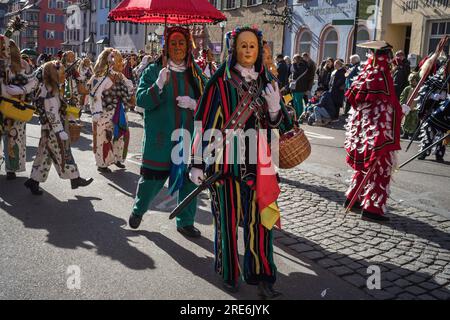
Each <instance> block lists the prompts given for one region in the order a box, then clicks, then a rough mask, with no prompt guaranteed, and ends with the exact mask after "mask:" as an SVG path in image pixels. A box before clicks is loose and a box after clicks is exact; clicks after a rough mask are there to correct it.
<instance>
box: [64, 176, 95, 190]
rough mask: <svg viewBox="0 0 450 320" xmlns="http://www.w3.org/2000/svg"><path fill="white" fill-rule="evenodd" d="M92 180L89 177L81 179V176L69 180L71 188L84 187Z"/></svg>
mask: <svg viewBox="0 0 450 320" xmlns="http://www.w3.org/2000/svg"><path fill="white" fill-rule="evenodd" d="M92 181H94V179H92V178H90V179H89V180H86V179H83V178H80V177H78V178H76V179H71V180H70V185H71V186H72V189H78V187H86V186H88V185H90V184H91V183H92Z"/></svg>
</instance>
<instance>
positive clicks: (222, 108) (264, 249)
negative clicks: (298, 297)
mask: <svg viewBox="0 0 450 320" xmlns="http://www.w3.org/2000/svg"><path fill="white" fill-rule="evenodd" d="M227 44H228V53H229V57H228V60H227V63H226V64H224V65H222V66H221V67H220V68H219V70H218V71H217V72H216V74H215V75H214V76H213V77H212V78H211V80H210V81H209V82H208V85H207V88H206V90H205V93H204V95H203V97H202V100H201V102H200V104H199V107H198V109H197V112H196V115H195V119H196V120H198V121H202V128H201V131H202V132H203V133H205V132H209V131H210V130H213V129H216V130H219V131H221V130H222V129H224V127H225V126H227V128H228V125H231V127H230V128H234V130H237V129H244V134H246V133H248V132H250V134H252V131H253V130H254V132H253V138H255V143H250V142H248V141H247V142H245V143H244V142H243V143H241V147H242V146H243V145H244V144H245V150H241V151H239V150H240V148H239V147H236V148H234V146H232V148H233V149H237V150H238V151H237V152H231V151H230V150H229V148H225V149H223V147H224V144H222V143H220V145H221V146H220V147H219V148H218V149H216V154H222V155H228V156H230V155H231V154H232V155H233V156H232V158H231V159H230V158H229V157H226V156H223V157H218V159H217V162H215V163H210V162H209V161H208V160H207V159H203V157H202V156H199V155H201V154H202V153H203V152H204V151H203V150H205V148H207V147H211V145H213V142H214V144H215V143H216V141H215V140H213V139H212V138H211V137H203V139H202V138H201V134H202V132H200V131H197V132H196V135H195V136H194V143H193V161H194V164H193V167H192V169H191V172H190V177H191V180H192V181H193V182H194V183H196V184H200V183H201V181H202V180H203V175H204V172H205V173H206V174H207V176H213V175H214V174H216V173H218V172H219V173H221V174H222V176H221V178H220V183H215V184H214V185H213V186H212V188H211V195H212V212H213V215H214V227H215V250H214V252H215V270H216V272H217V273H218V274H219V275H220V276H221V277H222V278H223V285H224V288H226V289H227V290H229V291H230V292H236V291H237V290H238V282H239V278H240V273H241V268H240V264H239V254H238V245H237V229H238V226H239V225H240V224H241V223H242V225H243V228H244V242H245V245H244V247H245V252H244V264H243V265H244V269H243V277H244V279H245V281H246V282H247V283H248V284H250V285H258V290H259V294H260V295H261V296H262V297H264V298H275V297H277V296H279V295H280V293H279V292H277V291H276V290H275V289H274V288H273V285H274V283H275V281H276V272H277V269H276V266H275V262H274V259H273V233H272V228H273V226H274V224H275V223H276V221H277V219H278V217H279V209H278V207H277V205H276V203H275V202H276V199H277V197H278V194H279V187H278V182H277V178H276V176H275V172H274V171H272V172H271V174H267V173H266V175H263V174H261V172H262V164H261V162H260V161H259V155H260V153H257V152H258V151H259V152H262V150H264V147H267V146H266V145H265V143H266V138H265V137H264V135H261V134H259V132H258V131H257V130H258V129H270V128H278V127H280V126H285V127H286V128H289V126H290V124H291V122H290V116H289V114H288V113H287V112H286V109H285V108H284V105H283V104H282V102H281V96H280V92H279V88H278V84H277V83H276V81H275V80H274V79H269V78H267V76H270V73H269V72H265V70H264V65H263V55H262V50H263V43H262V32H261V31H259V30H257V29H255V28H250V27H244V28H238V29H236V30H234V31H233V32H231V33H228V34H227ZM249 108H250V110H251V108H257V110H255V112H256V113H253V112H251V113H250V114H249V115H248V116H249V118H247V117H246V118H247V119H243V118H244V117H240V118H239V116H238V120H237V121H234V120H233V121H231V118H232V117H234V116H235V115H241V114H247V112H248V110H249ZM230 130H231V129H230ZM219 138H220V137H219ZM208 139H209V140H208ZM216 139H217V137H216ZM238 139H239V138H238ZM245 140H246V139H244V141H245ZM218 141H220V140H218ZM225 145H227V144H225ZM231 145H233V144H231ZM221 148H222V149H221ZM253 156H255V157H253ZM256 157H258V161H256V163H255V162H252V161H251V159H252V158H253V159H256ZM269 217H270V218H271V219H267V218H269ZM266 219H267V220H266ZM268 220H270V221H268Z"/></svg>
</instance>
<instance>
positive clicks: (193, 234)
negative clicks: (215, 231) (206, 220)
mask: <svg viewBox="0 0 450 320" xmlns="http://www.w3.org/2000/svg"><path fill="white" fill-rule="evenodd" d="M177 231H178V232H179V233H181V234H183V235H185V236H186V237H189V238H200V237H201V235H202V233H201V232H200V230H198V229H197V228H196V227H194V226H186V227H177Z"/></svg>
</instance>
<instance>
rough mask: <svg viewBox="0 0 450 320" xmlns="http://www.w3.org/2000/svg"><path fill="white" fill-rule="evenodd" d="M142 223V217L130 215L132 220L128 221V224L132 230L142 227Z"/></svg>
mask: <svg viewBox="0 0 450 320" xmlns="http://www.w3.org/2000/svg"><path fill="white" fill-rule="evenodd" d="M141 222H142V216H136V215H134V214H131V215H130V218H129V219H128V224H129V226H130V227H131V228H132V229H137V228H139V226H140V225H141Z"/></svg>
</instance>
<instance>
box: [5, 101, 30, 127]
mask: <svg viewBox="0 0 450 320" xmlns="http://www.w3.org/2000/svg"><path fill="white" fill-rule="evenodd" d="M8 100H11V101H8ZM8 100H5V99H2V101H1V102H0V112H1V113H3V116H4V117H5V118H9V119H13V120H17V121H21V122H28V121H30V120H31V119H32V118H33V113H34V111H35V110H36V109H35V108H34V107H32V106H29V105H26V104H25V103H24V102H22V101H20V100H19V99H15V98H8ZM16 105H17V106H22V107H25V108H24V109H23V110H22V109H20V108H18V107H17V106H16Z"/></svg>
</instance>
